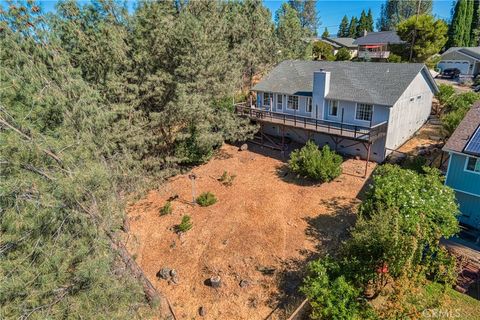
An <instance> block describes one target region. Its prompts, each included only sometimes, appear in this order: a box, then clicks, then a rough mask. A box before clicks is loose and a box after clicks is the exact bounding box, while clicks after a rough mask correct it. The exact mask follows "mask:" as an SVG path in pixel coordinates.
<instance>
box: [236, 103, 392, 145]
mask: <svg viewBox="0 0 480 320" xmlns="http://www.w3.org/2000/svg"><path fill="white" fill-rule="evenodd" d="M235 113H236V114H238V115H241V116H248V117H249V118H251V119H256V120H258V121H264V122H270V123H277V124H283V125H286V126H290V127H295V128H302V129H307V130H311V131H316V132H319V133H325V134H331V135H335V136H340V137H345V138H350V139H354V140H362V141H370V142H373V141H375V140H377V139H379V138H381V137H384V136H385V135H386V133H387V122H386V121H385V122H382V123H379V124H377V125H374V126H372V127H365V126H357V125H353V124H349V123H339V122H333V121H326V120H319V119H314V118H309V117H303V116H297V115H292V114H284V113H277V112H272V111H268V110H262V109H257V108H252V107H250V106H248V105H246V104H243V103H242V104H236V105H235Z"/></svg>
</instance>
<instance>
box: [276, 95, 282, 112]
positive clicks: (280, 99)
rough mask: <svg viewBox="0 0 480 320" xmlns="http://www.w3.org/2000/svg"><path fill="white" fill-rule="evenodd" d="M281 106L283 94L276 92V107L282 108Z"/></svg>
mask: <svg viewBox="0 0 480 320" xmlns="http://www.w3.org/2000/svg"><path fill="white" fill-rule="evenodd" d="M282 107H283V96H282V95H281V94H277V109H282Z"/></svg>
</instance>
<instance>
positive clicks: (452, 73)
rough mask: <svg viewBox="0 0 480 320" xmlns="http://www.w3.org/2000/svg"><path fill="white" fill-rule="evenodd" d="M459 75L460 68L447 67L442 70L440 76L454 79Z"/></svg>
mask: <svg viewBox="0 0 480 320" xmlns="http://www.w3.org/2000/svg"><path fill="white" fill-rule="evenodd" d="M459 76H460V70H459V69H457V68H449V69H445V70H443V71H442V77H443V78H448V79H455V78H458V77H459Z"/></svg>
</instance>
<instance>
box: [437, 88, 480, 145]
mask: <svg viewBox="0 0 480 320" xmlns="http://www.w3.org/2000/svg"><path fill="white" fill-rule="evenodd" d="M478 100H480V94H478V93H475V92H465V93H462V94H456V95H452V96H451V97H450V98H449V99H448V100H447V102H446V103H445V113H444V115H443V116H442V118H441V121H442V126H443V129H444V131H445V133H446V134H447V135H448V136H450V135H451V134H452V133H453V132H454V131H455V129H456V128H457V127H458V125H459V124H460V122H461V121H462V120H463V118H464V117H465V115H466V114H467V112H468V110H470V108H471V107H472V105H473V103H474V102H475V101H478Z"/></svg>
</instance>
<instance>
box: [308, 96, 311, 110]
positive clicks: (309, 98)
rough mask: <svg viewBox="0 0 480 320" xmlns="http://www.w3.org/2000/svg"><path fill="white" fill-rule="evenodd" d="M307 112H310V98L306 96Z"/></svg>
mask: <svg viewBox="0 0 480 320" xmlns="http://www.w3.org/2000/svg"><path fill="white" fill-rule="evenodd" d="M307 112H312V98H310V97H307Z"/></svg>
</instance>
